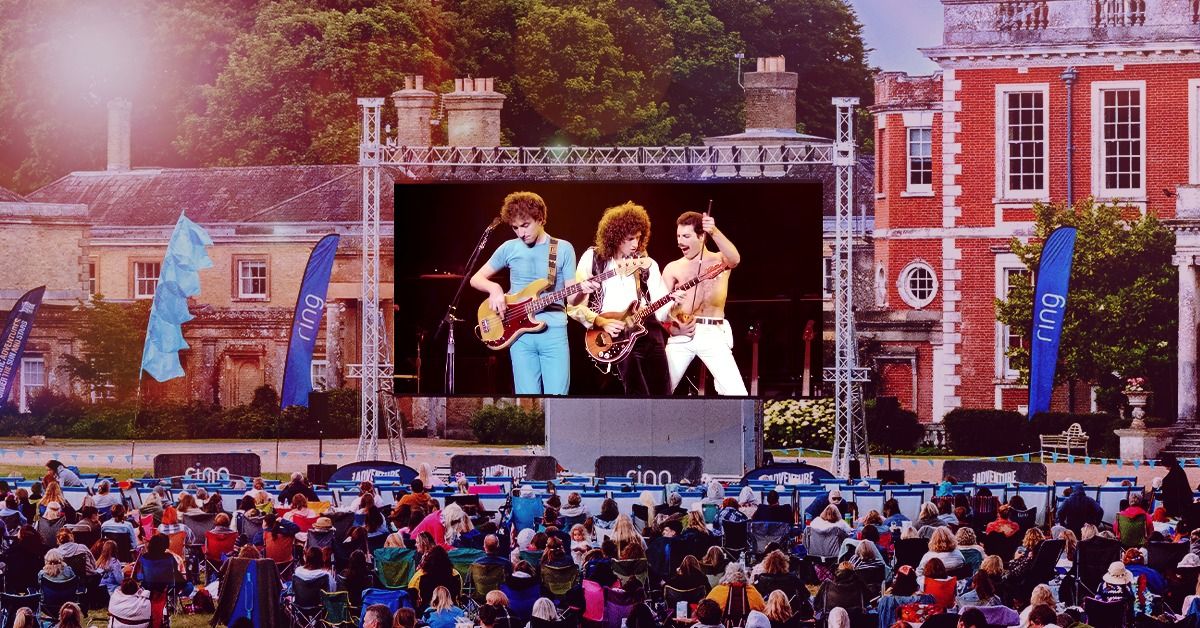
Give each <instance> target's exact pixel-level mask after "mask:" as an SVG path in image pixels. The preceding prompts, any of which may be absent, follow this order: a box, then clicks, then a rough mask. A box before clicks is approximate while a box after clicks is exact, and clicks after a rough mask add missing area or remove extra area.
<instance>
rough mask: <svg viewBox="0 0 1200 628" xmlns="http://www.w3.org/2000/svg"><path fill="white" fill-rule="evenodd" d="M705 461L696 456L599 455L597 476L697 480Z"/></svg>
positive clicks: (643, 481)
mask: <svg viewBox="0 0 1200 628" xmlns="http://www.w3.org/2000/svg"><path fill="white" fill-rule="evenodd" d="M703 474H704V461H703V460H702V459H700V458H699V457H698V456H600V457H599V458H596V477H598V478H615V477H623V478H629V479H631V480H633V481H634V482H635V483H637V484H663V485H666V484H673V483H678V482H680V481H682V480H687V481H689V482H691V483H692V484H699V483H700V476H701V475H703Z"/></svg>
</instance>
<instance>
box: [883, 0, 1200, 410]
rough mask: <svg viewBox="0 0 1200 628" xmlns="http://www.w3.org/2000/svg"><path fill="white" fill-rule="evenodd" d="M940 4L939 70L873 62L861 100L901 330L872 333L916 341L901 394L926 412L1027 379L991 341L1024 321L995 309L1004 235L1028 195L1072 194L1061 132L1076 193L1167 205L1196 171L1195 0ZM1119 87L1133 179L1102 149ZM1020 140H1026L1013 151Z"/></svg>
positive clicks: (1014, 403)
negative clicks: (1133, 129)
mask: <svg viewBox="0 0 1200 628" xmlns="http://www.w3.org/2000/svg"><path fill="white" fill-rule="evenodd" d="M942 4H943V7H944V13H945V33H944V37H943V44H942V45H940V46H937V47H934V48H930V49H927V50H924V52H925V54H926V55H927V56H929V57H930V58H931V59H932V60H934V61H935V62H937V63H938V65H939V66H940V67H941V71H940V72H939V73H937V74H934V75H932V76H927V77H918V76H908V75H905V74H902V73H893V72H884V73H881V74H880V75H879V76H878V77H877V80H876V104H875V106H874V107H873V108H872V111H873V112H874V114H875V127H876V128H875V152H876V158H877V164H878V168H877V177H876V188H877V189H876V200H875V221H876V222H875V233H874V236H875V237H874V247H875V260H876V265H877V269H876V275H877V276H876V279H877V283H879V278H881V277H882V278H884V281H883V282H882V285H883V286H884V289H885V290H886V295H885V298H884V299H883V300H884V301H885V302H886V303H887V316H888V317H889V318H892V319H893V320H895V321H896V324H897V325H898V326H900V327H902V328H903V327H907V328H908V329H909V330H910V331H908V332H906V333H907V337H905V338H903V339H892V340H889V341H885V342H884V343H883V344H884V347H885V349H886V350H888V351H893V352H897V353H900V354H909V355H912V356H914V358H913V361H912V362H911V363H910V364H911V368H915V369H916V381H917V385H916V388H917V396H916V397H917V398H916V400H915V401H913V402H910V403H909V404H906V405H905V407H907V408H909V409H913V410H915V411H916V412H917V413H918V415H919V416H920V417H921V418H922V420H924V421H940V420H941V418H942V416H943V415H944V414H945V413H946V412H949V411H950V410H953V409H954V408H959V407H968V408H991V407H995V408H1004V409H1022V408H1023V407H1024V404H1025V403H1026V400H1027V398H1028V390H1027V389H1026V388H1025V387H1022V386H1019V385H1018V384H1017V381H1016V374H1015V372H1013V371H1012V369H1011V368H1009V366H1008V364H1007V360H1006V359H1005V358H1004V355H1003V352H1004V348H1005V345H1006V343H1012V342H1021V339H1020V333H1019V332H1013V331H1012V330H1006V329H1005V328H1003V327H1002V326H1000V325H999V324H998V323H997V322H996V318H995V305H994V301H995V299H996V298H998V297H1003V295H1004V291H1005V286H1006V285H1007V283H1006V282H1011V281H1019V280H1021V278H1020V275H1017V274H1016V273H1018V272H1019V271H1020V270H1021V265H1020V263H1019V261H1018V260H1017V259H1016V258H1015V256H1014V255H1012V254H1011V252H1010V251H1009V248H1008V247H1009V241H1010V240H1011V238H1013V237H1018V238H1027V237H1029V234H1030V233H1031V229H1032V226H1033V211H1032V207H1033V203H1034V202H1035V201H1052V202H1063V201H1065V200H1066V189H1067V179H1068V171H1067V164H1066V161H1067V159H1066V146H1067V143H1068V139H1070V141H1071V143H1072V144H1073V145H1074V148H1075V150H1074V160H1073V161H1074V164H1073V168H1072V173H1071V176H1070V178H1071V183H1072V188H1073V196H1074V198H1075V199H1077V200H1078V199H1082V198H1085V197H1088V196H1094V197H1096V198H1098V199H1100V200H1121V201H1125V202H1128V203H1130V204H1131V205H1132V206H1133V207H1134V208H1136V209H1138V210H1142V211H1148V212H1153V213H1155V214H1156V215H1158V216H1160V217H1163V218H1168V219H1169V218H1171V217H1173V216H1174V215H1175V211H1176V208H1175V204H1176V203H1175V199H1174V198H1173V197H1174V196H1175V194H1176V189H1177V186H1179V185H1181V184H1185V183H1188V182H1191V183H1196V182H1197V177H1198V176H1200V175H1198V174H1197V172H1198V171H1200V167H1198V166H1197V165H1195V164H1197V163H1198V161H1197V157H1196V154H1197V149H1198V144H1200V131H1198V128H1200V122H1198V120H1200V117H1198V116H1197V106H1198V105H1197V102H1200V96H1198V95H1197V93H1198V92H1197V90H1198V89H1200V81H1197V79H1196V77H1200V27H1198V26H1197V19H1198V17H1197V15H1196V12H1195V11H1194V9H1195V7H1194V3H1193V4H1189V2H1187V1H1182V2H1180V1H1176V0H1163V1H1162V2H1157V3H1143V4H1139V3H1097V2H1085V1H1077V0H1041V1H1025V0H993V1H979V0H970V1H968V0H943V2H942ZM1068 67H1073V68H1074V69H1075V71H1076V72H1077V74H1078V78H1077V80H1076V81H1075V82H1074V85H1073V95H1072V100H1071V103H1070V105H1068V102H1067V86H1066V83H1065V82H1064V80H1063V78H1062V75H1063V72H1064V70H1066V69H1067V68H1068ZM1119 90H1120V93H1121V94H1126V95H1127V94H1131V93H1132V94H1136V98H1137V105H1135V106H1134V108H1133V109H1127V111H1133V112H1135V113H1136V117H1137V126H1138V133H1139V137H1140V138H1141V139H1142V140H1143V141H1142V142H1141V144H1140V146H1138V148H1140V150H1141V152H1140V154H1136V155H1132V157H1133V160H1132V161H1125V162H1122V163H1126V164H1135V165H1136V168H1134V170H1135V174H1136V175H1137V177H1136V179H1137V181H1138V183H1139V185H1136V186H1133V185H1131V184H1130V179H1126V180H1124V182H1123V183H1121V182H1118V183H1117V184H1116V187H1109V186H1108V185H1106V184H1107V183H1109V181H1110V179H1109V178H1107V177H1106V176H1105V175H1104V174H1103V173H1102V170H1103V169H1104V168H1105V167H1106V165H1105V164H1106V163H1114V162H1106V161H1105V160H1104V159H1103V158H1102V152H1103V151H1104V150H1106V148H1105V144H1103V143H1102V141H1101V137H1102V136H1101V133H1102V132H1103V129H1104V124H1103V122H1104V119H1103V117H1102V116H1104V115H1105V111H1106V109H1105V102H1106V101H1105V100H1104V98H1105V94H1106V93H1113V94H1116V93H1117V92H1118V91H1119ZM1124 97H1125V96H1122V98H1124ZM1111 98H1116V96H1112V97H1111ZM1108 102H1109V109H1108V110H1107V111H1108V112H1109V113H1108V115H1109V116H1110V118H1109V121H1110V128H1111V123H1112V122H1113V121H1115V120H1116V118H1115V117H1111V116H1116V115H1121V114H1118V113H1117V111H1116V109H1115V108H1114V107H1113V103H1115V102H1116V101H1115V100H1111V101H1108ZM1125 102H1128V101H1125ZM1068 107H1069V108H1070V110H1071V116H1072V123H1073V129H1072V137H1071V138H1068V137H1067V132H1066V128H1067V125H1066V120H1067V111H1068ZM1010 115H1011V116H1013V117H1011V118H1010ZM1009 120H1019V121H1020V122H1014V123H1013V124H1011V125H1010V123H1009ZM1014 133H1018V134H1024V135H1021V136H1020V137H1022V138H1025V140H1024V141H1025V144H1024V145H1023V146H1016V145H1014V144H1010V143H1009V142H1008V138H1010V137H1013V134H1014ZM1024 146H1029V147H1030V148H1029V150H1031V151H1036V152H1031V153H1029V157H1028V158H1026V159H1020V157H1021V155H1022V154H1023V153H1020V152H1019V151H1021V150H1024V149H1025V148H1024ZM1110 146H1111V145H1110ZM913 151H924V152H921V153H916V157H917V159H916V160H915V163H916V164H918V167H916V168H914V167H913V164H914V160H913V159H912V157H913V155H914V152H913ZM1014 151H1018V152H1016V153H1014ZM1014 155H1016V158H1017V159H1016V160H1015V161H1014ZM921 166H924V168H927V174H924V175H922V174H921V173H920V171H921V170H923V169H924V168H922V167H921ZM1022 173H1024V174H1028V175H1031V176H1029V177H1026V178H1020V177H1019V175H1021V174H1022ZM1014 176H1017V177H1018V178H1016V179H1014V178H1013V177H1014ZM1113 180H1114V181H1115V179H1113ZM1120 186H1124V187H1120ZM916 266H920V267H922V268H921V269H920V270H915V271H914V270H913V269H914V267H916ZM918 279H919V281H920V282H924V283H923V284H921V285H924V286H926V287H929V288H930V290H931V292H929V297H930V298H928V299H927V300H926V299H920V300H917V299H914V298H913V294H912V292H913V290H912V289H913V288H914V287H918V284H916V283H913V281H914V280H918ZM929 279H931V280H932V281H929ZM918 326H919V327H920V331H918V329H917V327H918ZM882 375H883V380H884V381H883V386H884V388H885V389H887V388H893V389H894V388H905V389H908V388H911V387H912V383H911V382H912V373H911V372H909V371H908V370H907V369H905V368H896V369H892V370H890V371H885V372H884V373H883V374H882ZM1193 377H1194V376H1193ZM1180 388H1181V389H1184V388H1186V386H1181V387H1180ZM1067 393H1068V391H1067V390H1066V389H1065V388H1064V387H1060V388H1059V389H1057V390H1056V391H1055V394H1054V397H1053V399H1052V409H1054V410H1066V409H1067V398H1068V395H1067ZM1074 393H1075V394H1074V398H1075V399H1076V400H1077V404H1076V406H1075V410H1076V411H1086V410H1088V409H1089V408H1088V405H1089V404H1088V399H1089V391H1088V389H1087V388H1086V386H1085V385H1080V386H1079V387H1078V388H1077V389H1076V390H1075V391H1074Z"/></svg>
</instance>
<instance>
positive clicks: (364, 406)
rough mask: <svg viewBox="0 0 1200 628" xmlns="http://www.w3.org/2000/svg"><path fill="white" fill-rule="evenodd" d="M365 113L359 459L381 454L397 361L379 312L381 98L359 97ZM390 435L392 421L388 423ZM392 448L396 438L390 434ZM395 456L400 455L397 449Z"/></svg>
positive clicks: (360, 156) (361, 147)
mask: <svg viewBox="0 0 1200 628" xmlns="http://www.w3.org/2000/svg"><path fill="white" fill-rule="evenodd" d="M358 106H359V109H360V110H361V113H362V139H361V141H360V143H359V145H358V165H359V166H362V299H361V301H360V302H359V315H360V318H359V320H360V321H361V323H362V329H361V336H362V340H361V344H360V345H359V355H360V356H361V358H360V360H359V364H358V365H352V366H351V373H350V377H353V376H354V375H355V373H354V370H355V369H354V366H357V367H358V368H357V370H358V376H359V383H360V387H359V393H360V399H359V409H360V411H361V415H362V432H361V433H360V434H359V436H358V451H357V453H356V454H355V456H356V458H355V459H356V460H377V459H378V458H379V409H380V406H381V405H382V406H383V407H384V408H387V407H394V406H395V404H394V402H393V401H392V400H391V399H383V398H382V397H383V396H384V394H385V393H387V392H388V391H390V390H391V387H392V364H391V358H390V352H389V351H388V347H386V346H384V342H383V336H384V334H383V331H384V329H385V328H384V325H383V317H382V314H381V313H380V311H379V179H380V172H379V155H380V149H381V147H382V142H381V141H380V140H381V135H380V128H379V125H380V109H381V108H382V107H383V99H382V98H359V99H358ZM388 428H389V436H390V430H391V422H390V421H389V422H388ZM388 440H389V450H390V451H391V447H390V445H391V442H390V441H391V439H390V438H389V439H388ZM392 456H393V458H394V457H395V454H394V453H392Z"/></svg>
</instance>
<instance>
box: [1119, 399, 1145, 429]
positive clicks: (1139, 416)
mask: <svg viewBox="0 0 1200 628" xmlns="http://www.w3.org/2000/svg"><path fill="white" fill-rule="evenodd" d="M1124 394H1125V399H1127V400H1128V401H1129V405H1130V406H1131V407H1132V408H1133V412H1132V413H1131V414H1132V415H1133V421H1132V422H1131V423H1130V424H1129V428H1130V429H1134V430H1144V429H1146V422H1145V421H1144V420H1143V419H1145V418H1146V402H1148V401H1149V400H1150V392H1149V391H1137V392H1133V391H1125V393H1124Z"/></svg>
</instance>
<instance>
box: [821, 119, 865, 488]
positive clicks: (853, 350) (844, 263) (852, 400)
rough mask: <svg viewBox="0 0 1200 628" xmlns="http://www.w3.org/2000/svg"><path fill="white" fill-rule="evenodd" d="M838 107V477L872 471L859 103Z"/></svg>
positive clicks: (828, 375)
mask: <svg viewBox="0 0 1200 628" xmlns="http://www.w3.org/2000/svg"><path fill="white" fill-rule="evenodd" d="M833 104H834V105H836V106H837V140H836V141H835V143H834V145H833V165H834V170H835V175H834V176H835V180H836V182H837V183H836V185H837V195H836V203H835V212H836V216H835V226H834V244H833V276H834V280H833V312H834V323H833V324H834V358H833V359H834V364H833V368H826V369H825V379H826V380H832V381H833V390H834V430H833V466H832V468H831V471H832V472H833V474H834V475H836V476H837V477H840V478H845V477H848V476H849V475H850V470H851V469H850V467H851V464H850V461H851V460H858V461H859V464H860V465H861V466H860V470H861V471H863V472H869V471H870V465H871V459H870V457H869V456H868V455H867V422H866V417H865V416H864V415H863V405H862V384H863V383H864V382H867V381H870V372H869V371H868V369H865V368H861V367H859V366H858V344H857V338H858V336H857V335H856V334H855V332H854V286H853V283H854V224H853V223H854V164H855V161H856V159H857V157H856V155H855V148H854V107H855V106H856V105H858V99H857V98H834V99H833Z"/></svg>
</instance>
